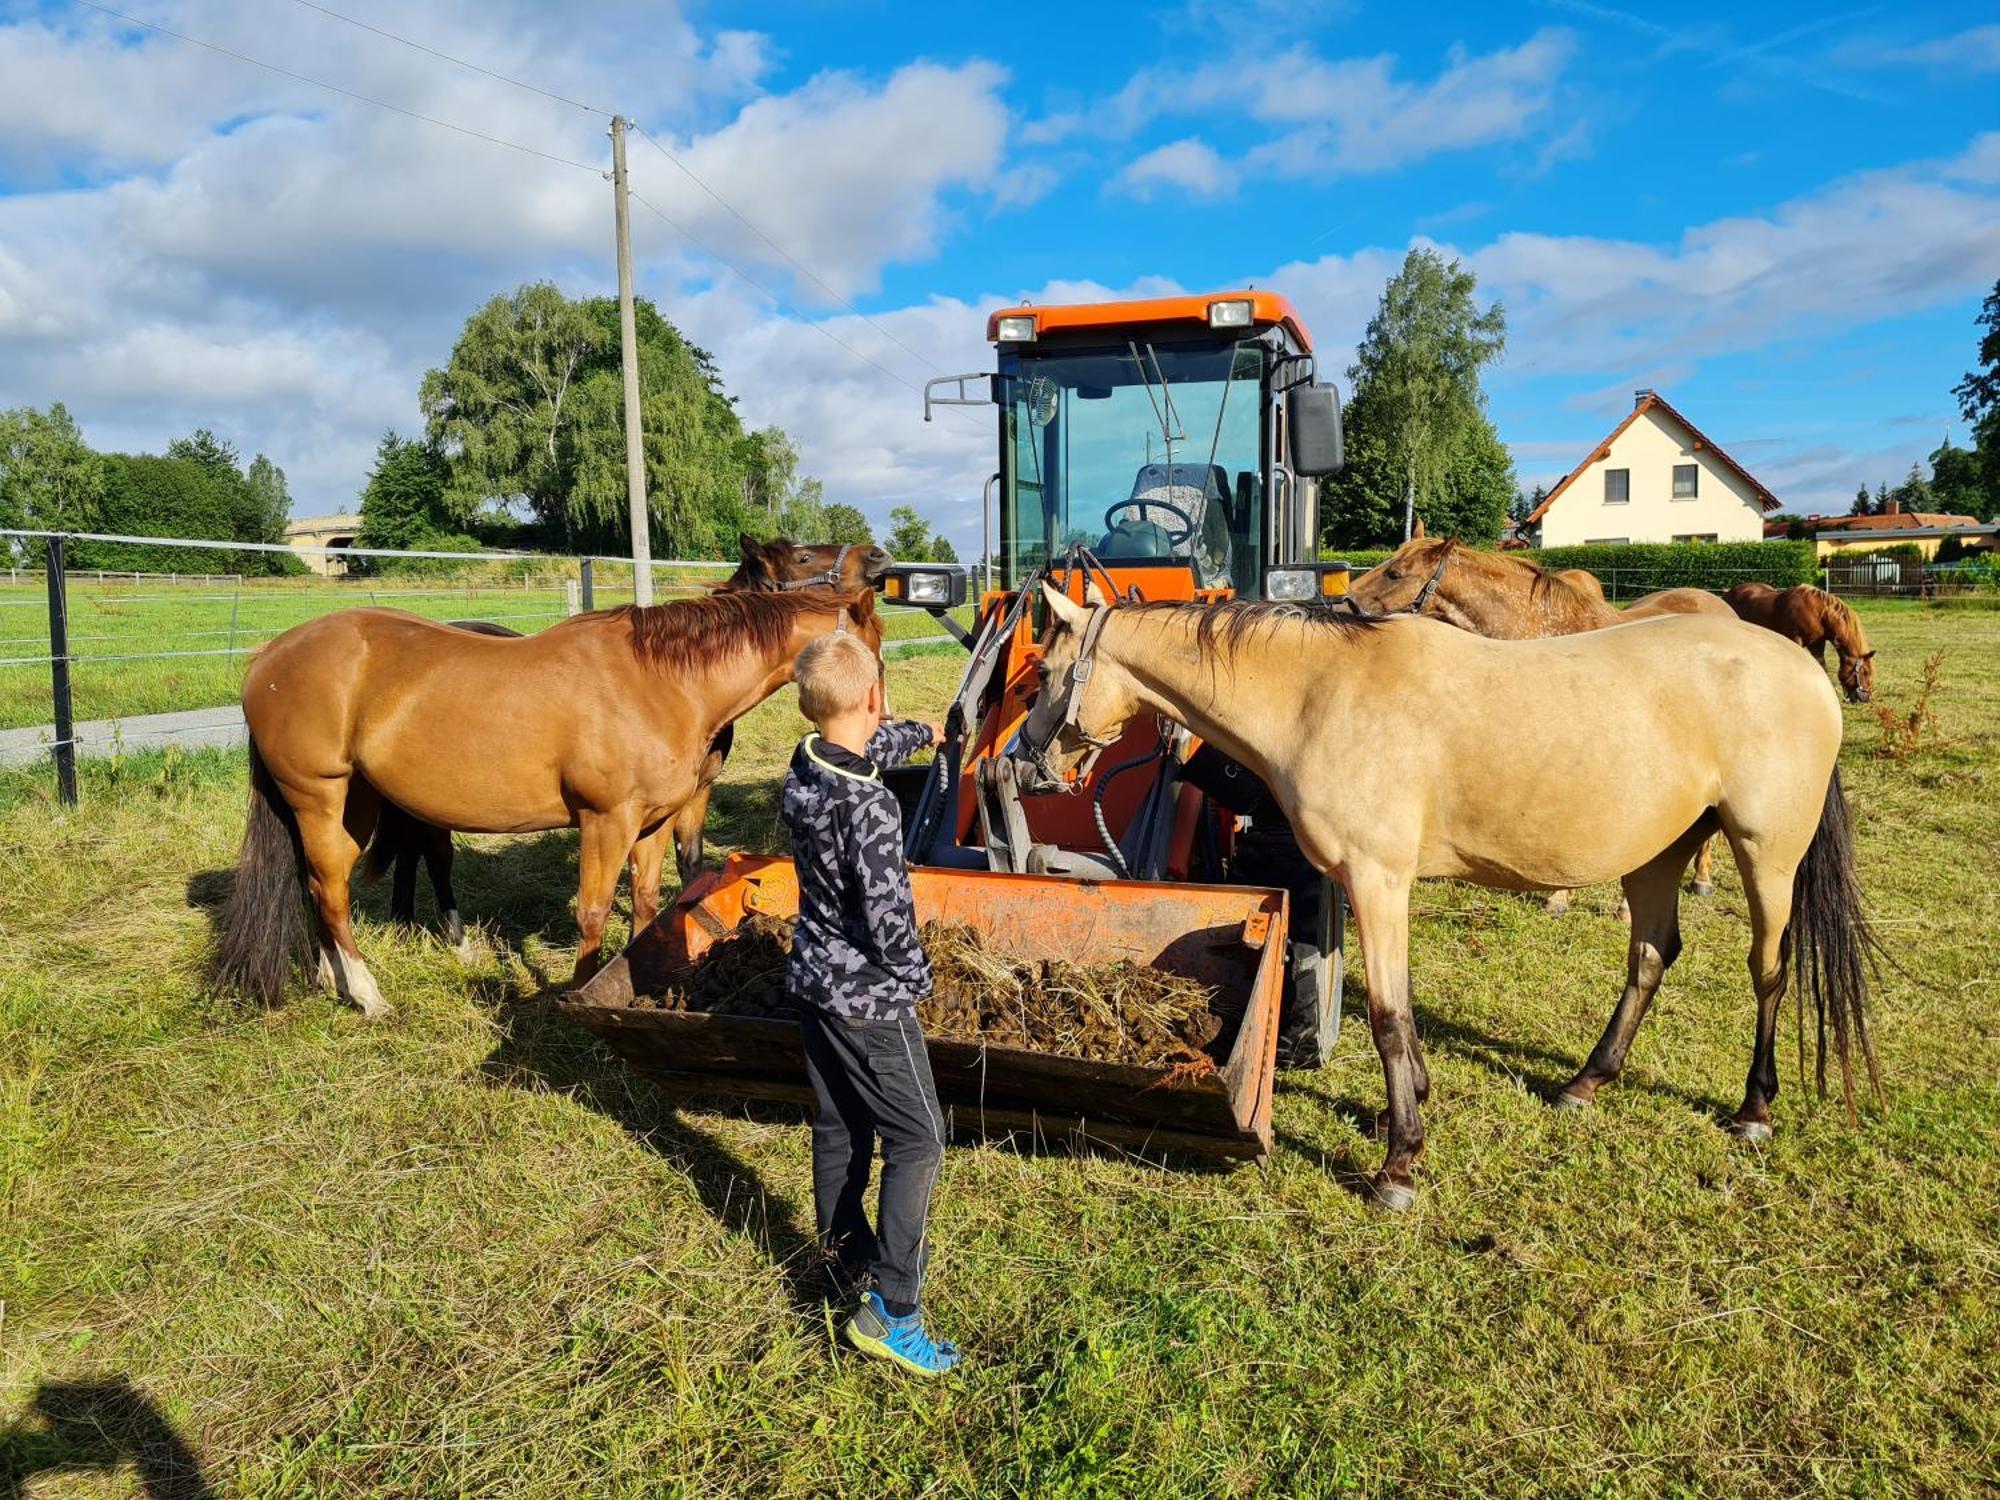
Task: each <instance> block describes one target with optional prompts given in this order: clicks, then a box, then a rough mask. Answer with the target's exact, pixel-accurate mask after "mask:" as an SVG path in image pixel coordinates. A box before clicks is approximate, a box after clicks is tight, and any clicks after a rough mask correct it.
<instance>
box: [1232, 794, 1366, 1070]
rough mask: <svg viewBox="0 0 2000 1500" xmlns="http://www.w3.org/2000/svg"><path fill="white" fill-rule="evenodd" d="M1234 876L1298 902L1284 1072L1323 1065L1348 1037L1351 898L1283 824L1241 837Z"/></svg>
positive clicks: (1284, 1023)
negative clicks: (1344, 1017) (1346, 945)
mask: <svg viewBox="0 0 2000 1500" xmlns="http://www.w3.org/2000/svg"><path fill="white" fill-rule="evenodd" d="M1260 821H1261V819H1260ZM1229 878H1230V883H1231V884H1233V885H1261V886H1276V887H1277V888H1279V889H1281V890H1284V891H1286V892H1287V893H1289V894H1290V896H1291V932H1290V941H1289V942H1288V943H1287V945H1286V947H1287V952H1286V954H1285V1000H1284V1012H1283V1014H1282V1016H1281V1018H1280V1020H1279V1024H1278V1066H1279V1067H1281V1068H1317V1067H1322V1066H1324V1065H1325V1064H1326V1063H1327V1061H1328V1060H1329V1059H1331V1058H1332V1056H1333V1048H1334V1043H1335V1042H1337V1041H1338V1040H1339V1039H1340V999H1341V990H1342V987H1343V985H1344V984H1345V982H1346V962H1345V954H1344V952H1343V941H1344V939H1345V937H1346V928H1347V897H1346V893H1345V892H1344V891H1342V890H1341V888H1340V887H1339V886H1338V885H1336V884H1335V883H1334V882H1333V881H1331V880H1329V879H1327V878H1326V876H1324V875H1322V874H1320V872H1319V871H1318V870H1316V869H1314V868H1313V866H1312V864H1311V863H1310V862H1309V861H1308V860H1307V859H1306V857H1305V856H1304V855H1303V854H1301V853H1299V847H1298V845H1297V843H1295V842H1294V841H1293V838H1292V831H1291V829H1290V828H1287V827H1286V826H1285V825H1284V824H1283V823H1278V824H1277V826H1276V827H1268V826H1253V827H1251V828H1248V829H1245V830H1244V831H1243V832H1242V833H1240V834H1238V835H1237V840H1236V851H1235V856H1234V858H1232V859H1231V861H1230V868H1229Z"/></svg>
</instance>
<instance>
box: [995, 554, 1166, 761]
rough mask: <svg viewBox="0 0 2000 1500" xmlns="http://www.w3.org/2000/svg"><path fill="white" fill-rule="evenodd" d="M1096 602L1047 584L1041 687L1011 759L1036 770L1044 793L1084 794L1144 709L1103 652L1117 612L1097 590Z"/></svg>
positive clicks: (1044, 587)
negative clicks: (1106, 753)
mask: <svg viewBox="0 0 2000 1500" xmlns="http://www.w3.org/2000/svg"><path fill="white" fill-rule="evenodd" d="M1092 590H1093V592H1092V593H1091V594H1089V595H1087V597H1090V598H1091V600H1092V602H1091V603H1090V604H1077V603H1075V602H1074V601H1072V600H1071V599H1070V598H1069V596H1068V595H1067V594H1064V593H1062V592H1060V591H1059V590H1057V589H1054V588H1051V587H1050V586H1049V585H1048V584H1046V583H1045V584H1043V585H1042V597H1043V599H1044V600H1046V601H1047V603H1048V607H1049V628H1048V630H1047V631H1046V632H1045V633H1044V634H1043V636H1042V641H1041V649H1042V660H1041V664H1040V665H1039V666H1038V667H1037V668H1036V669H1035V670H1036V672H1037V674H1038V675H1039V676H1040V677H1041V687H1040V689H1039V690H1038V691H1037V692H1036V694H1035V701H1034V705H1033V706H1032V707H1031V708H1030V709H1029V710H1028V718H1027V722H1026V723H1024V724H1023V725H1022V726H1021V732H1020V735H1019V736H1018V738H1017V741H1016V743H1015V745H1014V746H1013V747H1012V748H1011V749H1010V750H1009V752H1008V753H1009V754H1010V755H1011V756H1012V757H1013V758H1014V759H1016V760H1019V761H1023V762H1025V763H1026V764H1028V765H1029V766H1031V767H1032V768H1033V770H1034V773H1035V778H1036V781H1037V787H1036V790H1040V791H1051V792H1053V791H1069V792H1074V791H1080V790H1082V787H1083V783H1084V780H1085V778H1086V777H1088V776H1089V775H1090V769H1091V767H1092V766H1093V765H1094V764H1096V761H1097V757H1098V755H1099V754H1101V753H1102V752H1103V750H1104V748H1105V746H1107V745H1112V744H1115V743H1117V740H1118V736H1119V735H1120V734H1121V733H1123V731H1124V728H1125V723H1126V721H1127V720H1129V719H1131V718H1132V717H1134V716H1135V715H1136V714H1137V713H1138V712H1139V696H1138V693H1137V692H1136V691H1135V689H1134V686H1133V683H1132V679H1131V677H1130V676H1129V675H1128V674H1127V673H1126V671H1125V669H1124V668H1123V667H1121V666H1119V665H1117V664H1116V663H1115V662H1109V661H1107V660H1105V659H1104V658H1103V656H1102V655H1101V654H1100V652H1099V647H1100V645H1101V643H1102V641H1103V634H1104V626H1105V623H1106V621H1107V620H1108V619H1109V618H1110V615H1111V610H1110V609H1109V608H1108V607H1106V606H1105V605H1104V604H1103V603H1102V602H1101V601H1102V599H1103V595H1102V594H1101V593H1096V592H1094V591H1095V585H1092Z"/></svg>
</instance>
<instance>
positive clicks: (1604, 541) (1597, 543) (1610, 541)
mask: <svg viewBox="0 0 2000 1500" xmlns="http://www.w3.org/2000/svg"><path fill="white" fill-rule="evenodd" d="M1583 545H1584V546H1586V547H1629V546H1631V545H1632V538H1630V537H1629V536H1594V537H1591V538H1590V539H1589V540H1587V541H1586V542H1584V544H1583Z"/></svg>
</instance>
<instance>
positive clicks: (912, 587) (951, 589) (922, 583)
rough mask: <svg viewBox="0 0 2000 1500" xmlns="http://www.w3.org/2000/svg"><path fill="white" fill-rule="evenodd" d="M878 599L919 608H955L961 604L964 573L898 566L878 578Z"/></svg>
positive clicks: (963, 598)
mask: <svg viewBox="0 0 2000 1500" xmlns="http://www.w3.org/2000/svg"><path fill="white" fill-rule="evenodd" d="M881 589H882V597H883V598H885V599H890V600H893V601H894V602H896V603H897V604H910V605H914V606H916V607H917V608H919V609H929V610H944V609H956V608H957V607H958V606H959V605H961V604H963V603H965V574H963V573H962V572H960V571H959V570H958V569H957V568H936V567H926V566H924V565H923V564H921V563H898V564H896V565H895V566H894V567H892V568H890V569H889V570H888V571H887V572H886V573H884V574H883V575H882V579H881Z"/></svg>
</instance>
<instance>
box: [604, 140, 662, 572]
mask: <svg viewBox="0 0 2000 1500" xmlns="http://www.w3.org/2000/svg"><path fill="white" fill-rule="evenodd" d="M611 201H612V203H613V204H614V205H615V206H616V218H617V221H618V345H619V352H620V354H621V355H622V356H623V363H624V366H625V492H626V497H627V498H628V499H629V500H630V501H631V506H632V593H633V602H634V603H635V604H651V603H652V602H653V537H652V532H651V529H650V527H649V526H648V524H647V514H646V435H645V433H644V432H642V431H641V430H640V428H639V328H638V320H637V319H636V318H635V317H634V316H633V314H632V193H631V189H630V187H629V185H628V184H627V183H626V180H625V117H624V116H623V115H613V116H612V117H611Z"/></svg>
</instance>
